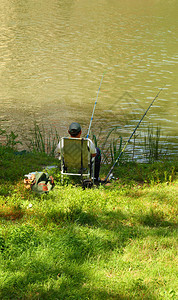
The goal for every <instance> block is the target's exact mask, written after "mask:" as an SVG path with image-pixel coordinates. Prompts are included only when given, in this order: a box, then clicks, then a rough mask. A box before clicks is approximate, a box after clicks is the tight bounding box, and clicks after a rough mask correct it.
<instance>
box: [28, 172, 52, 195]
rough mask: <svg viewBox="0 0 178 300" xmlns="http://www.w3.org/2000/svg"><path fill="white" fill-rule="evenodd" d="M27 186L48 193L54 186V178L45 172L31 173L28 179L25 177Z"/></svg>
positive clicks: (36, 191) (37, 191)
mask: <svg viewBox="0 0 178 300" xmlns="http://www.w3.org/2000/svg"><path fill="white" fill-rule="evenodd" d="M24 183H25V187H26V188H27V189H31V190H32V191H33V192H35V193H38V194H43V193H48V192H49V191H51V190H52V189H53V187H54V180H53V177H52V176H49V175H48V174H47V173H44V172H36V173H34V174H29V175H28V179H24Z"/></svg>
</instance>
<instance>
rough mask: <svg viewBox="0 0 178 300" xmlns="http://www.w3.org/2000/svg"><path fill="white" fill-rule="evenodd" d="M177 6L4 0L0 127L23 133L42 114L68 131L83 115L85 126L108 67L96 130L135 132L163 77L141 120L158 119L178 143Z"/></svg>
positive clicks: (150, 0) (149, 1)
mask: <svg viewBox="0 0 178 300" xmlns="http://www.w3.org/2000/svg"><path fill="white" fill-rule="evenodd" d="M177 8H178V2H177V1H176V0H169V1H168V0H137V1H133V0H124V1H123V0H119V1H118V0H109V1H107V0H99V1H94V0H90V1H89V0H86V1H82V0H68V1H64V0H61V1H58V0H50V1H49V0H43V1H35V0H32V1H29V0H17V1H14V0H1V10H0V21H1V29H0V43H1V46H0V51H1V64H0V73H1V95H0V111H1V114H0V118H1V124H2V126H3V128H7V127H9V128H10V129H13V130H18V131H19V132H21V131H22V130H23V132H24V131H25V132H26V131H28V128H29V127H31V126H32V124H33V120H37V121H38V122H43V123H44V124H45V125H46V126H48V124H53V125H54V126H56V127H57V128H58V130H59V133H60V134H61V135H63V134H65V132H66V127H67V126H68V123H70V122H71V121H73V120H79V121H80V122H81V124H82V125H83V131H84V132H86V131H87V127H88V126H89V121H90V117H91V113H92V110H93V105H94V101H95V99H96V95H97V91H98V88H99V84H100V80H101V77H102V74H103V72H104V71H105V70H107V72H106V74H105V76H104V80H103V83H102V86H101V90H100V93H99V97H98V103H97V107H96V111H95V118H94V121H93V124H92V130H93V132H95V131H97V129H98V126H99V124H102V126H104V125H105V126H106V124H107V126H109V127H111V126H113V125H120V126H122V130H125V131H132V130H133V129H134V126H135V125H136V123H137V122H138V120H139V119H140V118H141V116H142V114H143V113H144V111H145V110H146V109H147V107H148V106H149V103H150V102H151V101H152V100H153V98H154V97H155V95H156V94H157V93H158V91H159V89H160V88H162V87H163V86H164V85H165V84H166V87H165V88H164V91H162V92H161V94H160V96H159V98H158V99H157V100H156V102H155V105H154V106H153V107H152V108H151V109H150V111H149V113H148V115H147V117H146V118H145V120H144V124H143V125H142V126H145V127H146V126H147V124H148V123H153V124H155V126H156V125H157V124H158V123H159V124H160V126H161V127H162V130H163V132H164V136H167V135H169V136H171V137H172V139H171V141H172V144H173V146H174V149H177V148H176V147H177V146H176V140H177V129H178V126H177V108H178V105H177V96H178V89H177V75H178V68H177V63H178V54H177ZM125 125H127V126H125ZM129 133H130V132H129ZM129 133H128V134H129Z"/></svg>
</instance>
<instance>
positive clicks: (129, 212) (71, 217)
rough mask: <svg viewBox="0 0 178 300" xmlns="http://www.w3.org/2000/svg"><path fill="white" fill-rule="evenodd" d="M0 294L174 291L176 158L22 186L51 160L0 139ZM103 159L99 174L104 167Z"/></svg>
mask: <svg viewBox="0 0 178 300" xmlns="http://www.w3.org/2000/svg"><path fill="white" fill-rule="evenodd" d="M0 159H1V160H0V174H1V183H0V222H1V226H0V299H177V294H176V292H177V282H176V275H177V267H176V259H177V252H176V247H177V231H176V225H177V183H178V181H177V178H176V171H177V163H176V162H175V161H172V162H170V161H165V162H162V163H158V162H157V163H154V164H136V163H122V164H121V165H120V166H119V167H117V169H116V170H115V173H114V175H115V177H117V178H118V179H117V180H115V181H112V182H111V183H110V184H108V185H106V186H99V187H98V188H97V187H94V188H92V189H85V190H83V189H82V188H81V187H79V186H77V187H76V186H74V185H71V184H70V181H69V184H68V185H65V186H61V184H60V182H58V181H57V178H59V177H60V176H58V174H54V177H55V178H56V186H55V188H54V190H53V191H51V192H50V193H49V194H48V195H42V196H39V195H35V194H33V193H32V192H29V191H27V190H25V188H24V187H23V175H24V174H26V173H27V172H30V171H36V170H37V171H40V170H41V169H42V168H43V167H44V165H50V164H56V160H54V159H52V158H51V157H48V156H47V155H45V154H42V155H41V154H39V153H36V154H32V153H31V154H30V153H29V154H28V153H27V154H22V155H14V153H13V151H12V150H8V149H7V148H2V147H0ZM106 172H107V170H106V167H105V168H102V172H101V175H104V174H106Z"/></svg>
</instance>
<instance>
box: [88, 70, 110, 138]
mask: <svg viewBox="0 0 178 300" xmlns="http://www.w3.org/2000/svg"><path fill="white" fill-rule="evenodd" d="M105 73H106V71H105V72H104V73H103V76H102V78H101V81H100V86H99V89H98V92H97V96H96V100H95V104H94V107H93V112H92V116H91V120H90V124H89V127H88V133H87V138H88V137H89V135H90V128H91V124H92V121H93V116H94V112H95V107H96V104H97V100H98V95H99V91H100V88H101V84H102V81H103V78H104V74H105Z"/></svg>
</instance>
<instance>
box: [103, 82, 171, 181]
mask: <svg viewBox="0 0 178 300" xmlns="http://www.w3.org/2000/svg"><path fill="white" fill-rule="evenodd" d="M164 87H165V86H164ZM164 87H162V88H161V89H160V90H159V92H158V93H157V95H156V96H155V98H154V99H153V101H152V102H151V104H150V105H149V107H148V108H147V110H146V111H145V113H144V115H143V116H142V117H141V119H140V121H139V122H138V124H137V126H136V127H135V129H134V131H133V132H132V134H131V136H130V137H129V139H128V141H127V142H126V144H125V146H124V148H123V149H122V151H121V152H120V154H119V156H118V157H117V159H116V160H115V162H114V164H113V166H112V167H111V169H110V170H109V172H108V174H107V176H106V178H105V179H104V181H103V183H106V182H107V180H108V178H109V176H110V175H111V173H112V171H113V169H114V167H115V166H116V165H117V163H118V162H119V159H120V157H121V156H122V154H123V152H124V151H125V149H126V147H127V145H128V143H129V142H130V140H131V138H132V137H133V135H134V134H135V132H136V130H137V129H138V127H139V126H140V124H141V122H142V120H143V118H144V117H145V116H146V114H147V112H148V111H149V109H150V107H151V106H152V105H153V103H154V101H155V100H156V98H158V96H159V94H160V93H161V91H162V90H163V88H164Z"/></svg>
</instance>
